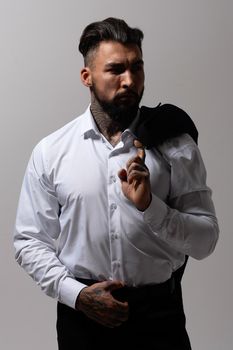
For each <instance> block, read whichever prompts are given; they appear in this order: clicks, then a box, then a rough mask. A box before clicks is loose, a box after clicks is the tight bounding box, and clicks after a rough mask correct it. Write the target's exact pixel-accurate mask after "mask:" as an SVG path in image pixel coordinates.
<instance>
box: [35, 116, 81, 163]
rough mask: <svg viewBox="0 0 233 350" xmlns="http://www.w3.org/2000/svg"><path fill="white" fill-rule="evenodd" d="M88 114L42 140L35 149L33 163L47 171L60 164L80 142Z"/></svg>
mask: <svg viewBox="0 0 233 350" xmlns="http://www.w3.org/2000/svg"><path fill="white" fill-rule="evenodd" d="M85 117H86V112H85V113H84V114H82V115H80V116H78V117H76V118H75V119H73V120H72V121H70V122H69V123H67V124H65V125H64V126H63V127H61V128H59V129H58V130H55V131H54V132H52V133H51V134H49V135H47V136H45V137H44V138H43V139H41V140H40V141H39V142H38V143H37V144H36V145H35V146H34V148H33V150H32V154H31V162H33V164H34V166H37V167H39V168H43V169H46V168H48V167H49V165H52V164H53V163H54V164H55V163H57V162H59V161H60V160H61V159H62V157H63V156H64V155H65V154H66V153H67V152H68V150H69V148H70V147H71V146H72V144H73V143H74V140H76V142H78V140H79V139H80V135H81V134H82V130H83V126H84V124H85Z"/></svg>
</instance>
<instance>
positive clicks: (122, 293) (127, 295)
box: [76, 276, 175, 301]
mask: <svg viewBox="0 0 233 350" xmlns="http://www.w3.org/2000/svg"><path fill="white" fill-rule="evenodd" d="M76 280H77V281H79V282H81V283H83V284H86V285H87V286H91V285H92V284H95V283H98V282H101V281H96V280H91V279H84V278H76ZM174 290H175V278H174V277H173V276H172V277H171V278H170V279H169V280H167V281H166V282H163V283H158V284H148V285H143V286H139V287H129V286H124V287H122V288H119V289H116V290H114V291H112V295H113V296H114V297H115V298H116V299H118V300H121V301H127V300H139V299H140V300H141V299H147V298H149V299H151V298H154V297H156V296H164V297H166V296H168V295H171V294H172V293H173V292H174Z"/></svg>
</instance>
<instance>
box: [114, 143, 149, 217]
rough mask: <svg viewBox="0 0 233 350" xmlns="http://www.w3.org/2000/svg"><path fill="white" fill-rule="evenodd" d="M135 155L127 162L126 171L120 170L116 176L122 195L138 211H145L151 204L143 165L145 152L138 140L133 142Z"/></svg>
mask: <svg viewBox="0 0 233 350" xmlns="http://www.w3.org/2000/svg"><path fill="white" fill-rule="evenodd" d="M134 146H135V147H136V148H137V155H136V157H133V158H131V159H129V160H128V162H127V164H126V170H125V169H121V170H120V171H119V172H118V176H119V178H120V180H121V186H122V191H123V193H124V195H125V196H126V197H127V198H128V199H129V200H130V201H131V202H132V203H133V204H134V205H135V206H136V208H137V209H138V210H141V211H144V210H146V209H147V208H148V207H149V205H150V202H151V189H150V173H149V170H148V168H147V166H146V165H145V156H146V154H145V150H144V148H143V146H142V144H141V142H139V141H138V140H134Z"/></svg>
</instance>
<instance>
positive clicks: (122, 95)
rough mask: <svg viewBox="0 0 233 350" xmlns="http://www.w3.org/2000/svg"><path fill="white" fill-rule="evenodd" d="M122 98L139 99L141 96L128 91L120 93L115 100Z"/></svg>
mask: <svg viewBox="0 0 233 350" xmlns="http://www.w3.org/2000/svg"><path fill="white" fill-rule="evenodd" d="M121 97H135V98H136V99H139V98H140V96H139V95H138V94H137V93H136V92H135V91H133V90H130V89H127V90H126V91H124V92H119V93H118V94H117V95H116V96H115V98H114V99H116V100H117V99H120V98H121Z"/></svg>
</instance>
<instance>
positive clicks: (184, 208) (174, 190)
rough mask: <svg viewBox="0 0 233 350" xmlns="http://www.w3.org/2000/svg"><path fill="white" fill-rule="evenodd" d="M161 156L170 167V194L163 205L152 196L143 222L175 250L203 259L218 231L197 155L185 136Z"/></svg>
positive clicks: (170, 143)
mask: <svg viewBox="0 0 233 350" xmlns="http://www.w3.org/2000/svg"><path fill="white" fill-rule="evenodd" d="M161 152H162V153H163V155H164V157H165V158H166V160H167V162H168V163H169V164H170V167H171V184H170V186H171V187H170V194H169V198H168V201H167V202H166V203H165V202H163V201H162V200H161V199H159V198H158V197H157V196H156V195H155V194H153V195H152V202H151V204H150V206H149V208H148V209H147V210H146V211H145V212H144V214H143V216H144V221H145V222H146V223H147V225H148V226H149V227H150V229H151V231H152V233H153V234H154V235H156V237H158V238H160V239H161V240H164V241H165V242H166V243H168V244H169V245H170V246H171V247H173V248H174V249H175V250H177V251H179V252H182V253H183V254H187V255H190V256H192V257H193V258H196V259H203V258H205V257H207V256H208V255H210V254H211V253H212V252H213V250H214V248H215V245H216V243H217V240H218V235H219V228H218V222H217V218H216V214H215V208H214V204H213V201H212V198H211V190H210V189H209V187H208V186H207V185H206V170H205V166H204V163H203V160H202V157H201V154H200V151H199V149H198V147H197V146H196V144H195V143H194V142H193V141H192V140H191V137H189V136H188V135H187V134H185V135H183V136H182V137H181V138H180V139H179V138H177V139H175V140H171V141H170V142H167V143H166V144H164V145H163V148H162V149H161Z"/></svg>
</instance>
